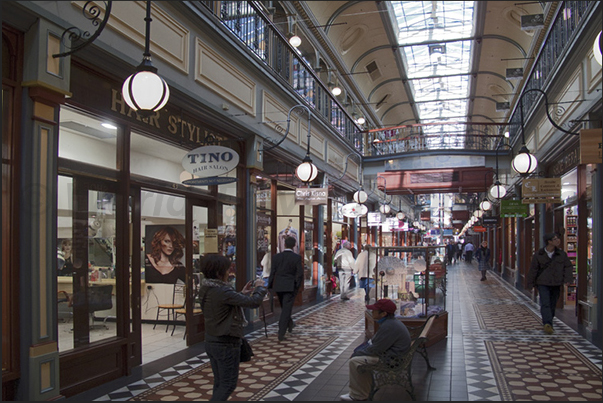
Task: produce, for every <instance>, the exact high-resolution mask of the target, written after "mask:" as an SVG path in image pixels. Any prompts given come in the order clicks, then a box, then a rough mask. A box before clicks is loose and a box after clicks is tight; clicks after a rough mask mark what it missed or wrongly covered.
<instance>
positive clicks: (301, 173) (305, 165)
mask: <svg viewBox="0 0 603 403" xmlns="http://www.w3.org/2000/svg"><path fill="white" fill-rule="evenodd" d="M295 175H296V176H297V178H298V179H299V180H300V181H302V182H304V183H308V182H312V181H313V180H314V179H316V175H318V169H317V168H316V165H314V164H313V163H312V161H311V160H310V159H309V158H307V157H306V158H304V161H303V162H302V163H301V164H299V165H298V167H297V169H296V170H295Z"/></svg>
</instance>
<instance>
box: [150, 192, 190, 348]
mask: <svg viewBox="0 0 603 403" xmlns="http://www.w3.org/2000/svg"><path fill="white" fill-rule="evenodd" d="M185 214H186V211H185V199H184V198H183V197H179V196H174V195H168V194H162V193H155V192H149V191H142V192H141V218H142V220H141V236H142V237H143V239H142V243H141V244H142V251H141V253H142V256H141V261H142V262H143V265H144V267H143V270H142V273H141V277H142V281H143V285H144V286H143V287H142V296H141V299H142V304H141V311H142V312H141V315H142V320H143V321H149V322H151V323H153V322H155V323H156V324H157V323H158V322H159V323H165V320H166V319H168V320H169V319H171V318H173V314H174V312H172V311H170V310H168V309H162V308H160V307H159V305H165V304H174V305H180V307H181V308H183V307H184V295H185V293H184V288H183V285H184V283H185V281H186V268H185V255H186V250H185V245H186V242H185V234H186V232H185ZM168 313H169V314H170V317H167V314H168ZM168 326H169V322H168ZM143 337H144V335H143ZM144 348H145V343H144V340H143V349H144ZM143 354H144V351H143Z"/></svg>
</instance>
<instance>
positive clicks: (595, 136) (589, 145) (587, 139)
mask: <svg viewBox="0 0 603 403" xmlns="http://www.w3.org/2000/svg"><path fill="white" fill-rule="evenodd" d="M602 141H603V129H584V130H580V164H601V163H602V162H603V154H602V151H603V150H602V149H601V142H602Z"/></svg>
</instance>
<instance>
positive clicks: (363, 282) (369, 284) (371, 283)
mask: <svg viewBox="0 0 603 403" xmlns="http://www.w3.org/2000/svg"><path fill="white" fill-rule="evenodd" d="M358 285H359V286H360V288H362V289H363V290H364V292H365V294H364V297H365V298H364V299H365V300H366V301H367V302H368V299H369V291H370V289H371V288H373V287H375V280H374V279H372V278H367V277H362V278H361V279H360V281H359V282H358Z"/></svg>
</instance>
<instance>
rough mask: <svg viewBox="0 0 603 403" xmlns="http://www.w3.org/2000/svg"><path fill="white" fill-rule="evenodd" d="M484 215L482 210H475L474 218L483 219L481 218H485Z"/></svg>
mask: <svg viewBox="0 0 603 403" xmlns="http://www.w3.org/2000/svg"><path fill="white" fill-rule="evenodd" d="M483 215H484V212H483V211H482V210H475V211H474V212H473V216H474V217H475V218H480V217H481V216H483Z"/></svg>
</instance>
